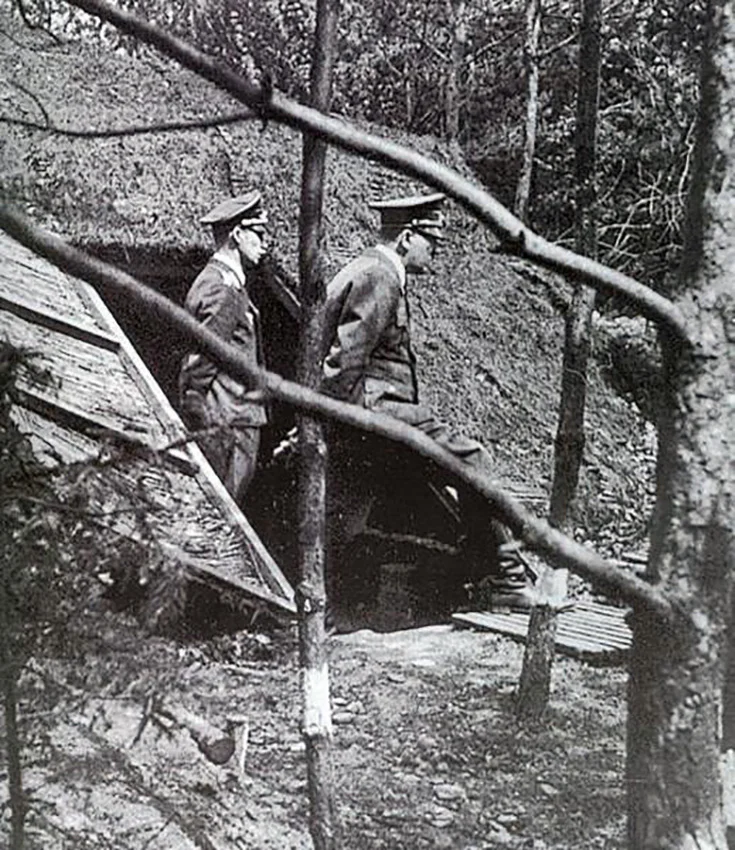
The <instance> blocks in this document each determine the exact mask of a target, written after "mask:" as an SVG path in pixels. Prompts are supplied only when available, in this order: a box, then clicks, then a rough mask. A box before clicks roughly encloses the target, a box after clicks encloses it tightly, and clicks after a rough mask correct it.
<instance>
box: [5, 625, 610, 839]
mask: <svg viewBox="0 0 735 850" xmlns="http://www.w3.org/2000/svg"><path fill="white" fill-rule="evenodd" d="M83 631H84V632H85V633H86V648H85V650H84V652H83V653H82V654H81V655H79V656H78V657H77V658H75V659H69V658H67V659H65V660H57V661H56V662H54V663H53V664H52V665H45V666H44V668H43V669H44V670H45V673H44V674H43V675H41V674H40V672H39V669H40V668H39V666H38V665H35V666H34V667H33V668H32V670H31V672H30V673H28V674H27V675H26V676H25V677H24V682H23V692H24V696H25V701H24V704H23V708H24V709H25V711H24V712H23V714H22V717H23V723H24V730H25V733H26V741H27V749H26V751H25V767H26V772H25V781H26V787H27V788H28V790H29V792H30V795H31V811H30V814H29V818H28V837H29V841H28V847H29V848H30V850H98V849H99V850H141V848H146V850H225V848H227V850H234V848H237V850H246V848H247V849H248V850H250V848H253V850H291V848H292V850H306V848H308V847H310V846H311V845H310V840H309V837H308V832H307V826H306V823H307V802H306V794H305V765H304V747H303V744H302V742H301V740H300V735H299V717H300V709H299V703H298V700H299V688H298V670H297V667H296V654H295V651H294V645H293V636H292V635H291V634H290V633H282V634H280V635H271V636H270V638H268V637H265V636H258V637H256V636H253V635H252V634H250V635H248V634H247V633H241V634H240V635H238V636H237V637H235V638H223V637H220V638H216V639H211V640H209V641H204V642H202V641H200V642H190V643H183V644H182V643H180V644H174V643H173V642H169V641H166V640H163V639H151V638H148V639H144V638H142V637H141V635H140V632H139V630H138V629H137V626H136V625H135V624H134V623H132V622H131V621H130V620H128V619H126V618H125V617H122V616H121V615H110V614H109V613H108V614H101V613H100V612H99V611H98V612H96V613H95V612H94V611H87V612H86V614H85V619H84V626H83ZM520 662H521V647H520V646H519V645H517V644H515V643H512V642H510V641H508V640H507V639H504V638H500V637H498V636H492V635H489V634H476V633H472V632H468V631H453V630H452V629H451V627H449V626H436V627H429V628H425V629H420V630H413V631H406V632H398V633H393V634H382V635H378V634H375V633H373V632H358V633H355V634H353V635H350V636H344V637H340V638H333V639H332V642H331V645H330V663H331V676H332V696H333V703H334V709H333V710H334V722H335V727H334V729H335V731H334V741H335V756H334V758H335V773H336V792H337V803H338V808H339V813H340V819H341V822H342V827H343V830H344V835H345V844H344V846H345V847H346V848H355V850H395V848H411V850H418V848H447V850H449V848H451V850H499V849H500V848H512V850H591V848H599V850H603V848H604V850H616V848H622V847H623V841H622V819H621V812H622V808H623V805H624V803H623V797H624V787H623V780H622V758H623V739H624V733H623V722H624V711H623V707H622V702H623V690H624V675H623V672H622V670H620V669H617V668H614V669H595V668H590V667H587V666H584V665H582V664H580V663H578V662H576V661H572V660H568V659H567V660H565V659H559V661H558V662H557V666H556V672H555V679H554V696H553V699H552V703H551V706H550V710H549V715H548V723H547V724H546V725H545V726H543V727H541V728H539V729H537V730H535V731H528V732H522V731H519V730H518V729H517V728H516V726H515V724H514V721H513V719H512V695H513V691H514V687H515V683H516V682H517V679H518V674H519V670H520ZM49 671H50V673H51V676H49ZM154 691H155V692H156V693H158V695H159V696H161V697H162V698H163V699H164V701H165V702H167V703H168V704H173V705H180V706H184V707H186V708H188V709H190V710H193V711H197V712H199V713H200V714H201V715H202V716H204V717H207V718H208V719H209V720H211V721H212V722H216V723H218V724H220V725H221V726H225V725H226V723H227V720H228V718H229V719H231V720H232V721H233V722H234V723H235V724H236V725H235V726H234V729H235V735H236V738H237V741H238V748H237V750H236V753H235V755H234V757H233V758H232V759H231V760H230V762H228V763H227V764H225V765H222V766H215V765H212V764H210V763H209V762H207V761H206V760H205V759H204V758H203V756H202V755H201V753H200V752H199V751H198V749H197V748H196V746H195V745H194V743H193V742H192V740H191V739H190V737H189V736H188V734H187V733H186V732H184V731H181V730H174V732H173V734H172V736H171V737H167V736H165V735H163V734H162V733H161V732H159V731H157V730H156V728H155V727H154V726H148V727H146V729H145V730H144V732H143V733H142V735H141V737H140V739H139V740H138V741H137V742H135V743H134V741H135V736H136V732H137V729H138V725H139V723H140V720H141V718H142V712H143V705H144V703H145V701H146V698H147V697H148V696H149V695H150V694H151V693H152V692H154ZM31 705H32V706H33V708H34V711H33V712H30V711H29V710H28V709H29V708H30V707H31ZM244 741H246V744H243V742H244ZM6 793H7V792H6V786H5V784H4V783H2V784H0V806H1V805H3V804H4V803H5V800H6V797H5V795H6ZM6 830H7V821H6V820H3V821H2V823H0V843H2V841H3V835H6V836H7V831H6Z"/></svg>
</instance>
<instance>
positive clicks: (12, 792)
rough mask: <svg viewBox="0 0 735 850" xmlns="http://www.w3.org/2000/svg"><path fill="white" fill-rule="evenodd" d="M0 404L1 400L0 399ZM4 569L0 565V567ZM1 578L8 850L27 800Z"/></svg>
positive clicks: (20, 830) (19, 841)
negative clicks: (8, 823) (8, 811)
mask: <svg viewBox="0 0 735 850" xmlns="http://www.w3.org/2000/svg"><path fill="white" fill-rule="evenodd" d="M0 401H2V400H1V399H0ZM3 567H5V565H4V564H2V563H0V568H3ZM4 578H5V577H4V575H0V691H1V692H2V701H3V709H4V714H5V755H6V757H7V771H8V797H9V800H10V830H11V832H10V850H23V845H24V843H25V830H24V824H25V817H26V800H25V794H24V792H23V773H22V766H21V759H20V749H21V744H20V735H19V734H18V694H17V690H16V683H17V681H18V675H19V673H20V665H19V664H18V663H17V659H15V658H13V657H12V654H11V650H10V647H11V640H10V638H11V634H12V626H11V623H10V614H9V610H8V597H7V593H8V590H7V586H6V583H5V580H4Z"/></svg>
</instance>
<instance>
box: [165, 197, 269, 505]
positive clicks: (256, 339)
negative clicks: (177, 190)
mask: <svg viewBox="0 0 735 850" xmlns="http://www.w3.org/2000/svg"><path fill="white" fill-rule="evenodd" d="M200 221H201V223H202V224H205V225H209V226H211V228H212V233H213V236H214V241H215V245H216V250H215V252H214V254H213V256H212V257H211V259H210V260H209V262H208V263H207V265H206V266H205V267H204V269H203V270H202V272H201V273H200V274H199V275H198V277H197V278H196V280H195V281H194V283H193V284H192V286H191V288H190V290H189V292H188V294H187V296H186V301H185V307H186V309H187V310H188V311H189V312H190V313H191V315H192V316H194V318H196V319H198V320H199V321H200V322H201V323H202V324H203V325H204V326H205V327H207V328H209V330H211V331H214V333H216V334H217V335H218V336H220V337H222V339H223V340H225V341H226V342H228V343H230V344H232V345H234V346H236V347H237V348H238V349H239V350H240V352H241V353H242V354H243V355H244V356H245V357H246V358H247V359H248V360H249V361H250V363H252V364H253V365H254V366H256V365H257V366H261V365H263V348H262V340H261V332H260V320H259V315H258V311H257V310H256V308H255V305H254V304H253V302H252V301H251V299H250V295H249V293H248V276H249V275H250V274H251V272H252V270H254V269H255V268H257V266H259V265H260V262H261V260H262V259H263V256H264V254H265V233H266V224H267V223H268V217H267V215H266V214H265V212H264V211H263V209H262V197H261V194H260V192H258V191H252V192H248V193H247V194H245V195H240V196H238V197H236V198H229V199H228V200H226V201H223V202H222V203H220V204H218V205H217V206H216V207H215V208H214V209H212V210H210V211H209V212H208V213H207V214H206V215H205V216H203V217H202V218H201V219H200ZM179 392H180V402H181V413H182V417H183V419H184V422H185V424H186V425H187V427H189V428H190V429H191V430H193V431H197V432H199V434H198V436H197V440H198V442H199V444H200V445H201V448H202V450H203V451H204V454H205V455H206V456H207V459H208V460H209V462H210V463H211V464H212V467H213V468H214V470H215V472H216V473H217V474H218V475H219V477H220V478H221V479H222V481H223V483H224V485H225V487H226V488H227V490H228V491H229V493H230V494H231V495H232V497H233V498H234V499H235V500H236V501H238V502H240V501H241V500H242V499H243V497H244V495H245V492H246V490H247V488H248V486H249V484H250V482H251V480H252V477H253V474H254V472H255V466H256V462H257V457H258V448H259V445H260V429H261V428H262V426H263V425H265V423H266V421H267V415H266V411H265V408H264V407H263V405H262V403H260V402H259V401H258V400H257V399H254V398H253V397H252V395H250V394H249V392H248V389H247V388H246V387H244V386H242V384H240V383H239V382H238V381H236V380H235V379H234V378H232V377H231V376H230V375H228V374H227V373H226V372H224V371H222V370H221V369H220V368H219V367H218V366H217V365H216V364H215V363H213V362H212V361H211V360H210V359H209V358H208V357H207V356H206V355H204V354H201V353H199V352H191V353H189V354H187V355H186V356H185V358H184V361H183V364H182V367H181V372H180V374H179Z"/></svg>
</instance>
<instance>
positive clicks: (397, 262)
mask: <svg viewBox="0 0 735 850" xmlns="http://www.w3.org/2000/svg"><path fill="white" fill-rule="evenodd" d="M375 250H376V251H377V252H378V253H379V254H381V255H382V256H384V257H385V259H386V260H387V261H388V262H389V263H390V264H391V266H392V267H393V269H394V270H395V272H396V274H397V275H398V280H399V282H400V284H401V292H405V291H406V267H405V266H404V265H403V261H402V260H401V258H400V257H399V256H398V254H397V253H396V251H394V250H393V249H392V248H389V247H388V246H387V245H376V246H375Z"/></svg>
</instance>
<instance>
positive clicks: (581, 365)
mask: <svg viewBox="0 0 735 850" xmlns="http://www.w3.org/2000/svg"><path fill="white" fill-rule="evenodd" d="M600 23H601V13H600V0H582V23H581V28H580V43H579V72H578V78H577V126H576V143H575V171H576V183H577V206H576V222H575V229H576V241H577V246H576V247H577V251H578V252H579V253H580V254H584V255H585V256H588V257H592V258H593V259H595V258H596V256H597V224H596V215H595V212H596V210H595V207H596V195H597V193H596V189H595V182H596V175H595V170H596V135H597V104H598V100H599V89H600V84H599V81H600ZM594 300H595V293H594V290H592V289H590V288H589V287H586V286H584V285H582V284H579V283H578V284H577V285H576V286H575V289H574V297H573V299H572V303H571V305H570V307H569V312H568V313H567V317H566V321H565V338H564V354H563V362H562V381H561V398H560V401H559V423H558V426H557V432H556V443H555V447H554V479H553V483H552V490H551V504H550V506H549V522H550V523H551V524H552V525H554V526H555V527H557V528H561V529H563V530H565V531H566V530H567V529H568V526H569V517H570V511H571V509H572V506H573V504H574V499H575V496H576V492H577V484H578V482H579V470H580V467H581V465H582V457H583V454H584V444H585V437H584V412H585V407H586V403H587V361H588V359H589V350H590V327H591V322H592V308H593V306H594ZM549 571H550V574H548V575H545V576H544V577H543V578H542V581H541V585H540V588H539V597H540V602H541V604H540V605H538V606H536V607H534V608H533V609H532V611H531V618H530V622H529V624H528V636H527V638H526V646H527V650H526V655H525V656H524V659H523V669H522V671H521V687H520V690H519V699H518V708H517V710H518V716H519V718H520V719H523V720H526V721H534V720H538V719H539V718H540V717H541V715H542V714H543V712H544V711H545V710H546V706H547V705H548V701H549V691H550V683H551V667H552V665H553V661H554V643H555V640H556V616H555V610H556V609H558V605H559V604H560V603H561V600H562V599H563V597H564V595H565V593H566V583H567V574H566V570H554V569H553V568H551V567H549V568H548V569H547V572H549ZM552 573H553V574H552ZM546 664H548V667H545V666H544V665H546Z"/></svg>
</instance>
